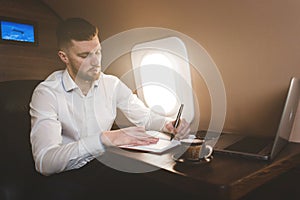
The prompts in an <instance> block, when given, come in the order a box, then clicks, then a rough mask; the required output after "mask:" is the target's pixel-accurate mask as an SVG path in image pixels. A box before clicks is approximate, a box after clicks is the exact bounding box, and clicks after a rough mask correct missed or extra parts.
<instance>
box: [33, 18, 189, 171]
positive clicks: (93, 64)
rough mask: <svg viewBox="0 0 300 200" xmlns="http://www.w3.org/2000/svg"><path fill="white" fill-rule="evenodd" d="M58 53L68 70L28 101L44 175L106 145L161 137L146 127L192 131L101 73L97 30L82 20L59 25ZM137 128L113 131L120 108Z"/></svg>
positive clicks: (39, 167)
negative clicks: (157, 112)
mask: <svg viewBox="0 0 300 200" xmlns="http://www.w3.org/2000/svg"><path fill="white" fill-rule="evenodd" d="M57 40H58V47H59V51H58V56H59V57H60V59H61V60H62V62H63V63H64V64H65V65H66V69H65V70H61V71H56V72H54V73H52V74H51V75H50V76H49V77H48V78H47V79H46V80H45V81H43V82H42V83H41V84H39V85H38V86H37V88H36V89H35V91H34V93H33V95H32V100H31V103H30V115H31V119H32V130H31V134H30V139H31V144H32V153H33V157H34V160H35V166H36V169H37V171H39V172H40V173H42V174H44V175H50V174H54V173H59V172H62V171H66V170H70V169H76V168H80V167H82V166H84V165H85V164H86V163H88V162H89V161H91V160H93V159H94V158H95V157H97V156H100V155H101V154H102V153H104V152H105V147H106V146H120V145H148V144H153V143H156V142H157V141H158V138H155V137H149V136H148V135H147V134H146V132H145V130H148V129H151V130H161V131H166V132H170V133H174V134H176V133H177V134H178V135H179V136H184V135H186V134H187V133H189V131H190V127H189V123H187V122H186V121H185V120H184V119H182V120H181V122H180V125H179V127H178V128H177V129H175V128H173V122H172V121H170V120H169V121H168V120H167V118H165V117H163V116H159V115H157V114H155V113H153V112H151V110H150V109H148V108H146V107H145V106H144V104H143V103H142V102H141V101H140V100H139V99H138V98H137V97H136V96H135V95H134V94H132V92H131V91H130V89H129V88H128V87H127V86H125V84H123V83H122V82H121V81H120V80H119V79H118V78H117V77H114V76H111V75H106V74H104V73H102V72H101V45H100V42H99V38H98V29H97V28H96V27H95V26H93V25H92V24H90V23H89V22H87V21H86V20H84V19H80V18H71V19H67V20H65V21H63V22H62V23H61V24H60V25H59V26H58V29H57ZM117 108H119V109H120V110H121V111H122V112H123V113H124V115H125V116H126V117H127V118H128V119H129V120H130V121H131V122H132V123H133V124H135V125H136V126H133V127H128V128H123V129H119V130H110V129H111V127H112V124H113V122H114V120H115V118H116V109H117Z"/></svg>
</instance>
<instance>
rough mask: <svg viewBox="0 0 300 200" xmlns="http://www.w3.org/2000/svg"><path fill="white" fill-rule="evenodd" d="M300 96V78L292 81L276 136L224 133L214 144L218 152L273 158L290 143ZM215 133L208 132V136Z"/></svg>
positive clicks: (262, 158)
mask: <svg viewBox="0 0 300 200" xmlns="http://www.w3.org/2000/svg"><path fill="white" fill-rule="evenodd" d="M299 96H300V79H298V78H295V77H293V78H292V79H291V81H290V86H289V89H288V93H287V97H286V100H285V104H284V108H283V112H282V115H281V119H280V122H279V124H278V129H277V132H276V134H275V135H274V137H272V138H262V137H257V136H250V135H244V136H242V135H238V134H232V133H231V134H230V133H222V134H221V135H220V137H219V140H218V141H217V143H216V145H215V146H214V151H215V152H217V153H227V154H232V155H238V156H244V157H249V158H255V159H261V160H273V159H274V158H275V157H276V156H277V155H278V153H279V152H280V151H281V150H282V149H283V148H284V147H285V146H286V145H287V144H288V141H289V137H290V134H291V132H292V127H293V123H294V118H295V115H296V111H297V107H298V102H299ZM209 135H211V136H212V135H214V134H213V133H209V132H208V133H206V138H209Z"/></svg>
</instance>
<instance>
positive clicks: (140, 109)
mask: <svg viewBox="0 0 300 200" xmlns="http://www.w3.org/2000/svg"><path fill="white" fill-rule="evenodd" d="M116 95H117V107H118V108H119V109H120V110H121V111H122V112H123V114H124V115H125V116H126V117H127V118H128V120H129V121H130V122H132V123H133V124H135V125H136V126H143V127H145V128H146V129H147V130H156V131H161V130H162V129H163V127H164V125H165V124H166V123H167V122H168V121H171V120H172V119H170V118H167V117H165V116H161V115H159V114H156V113H154V112H153V111H151V109H149V108H148V107H146V106H145V104H144V103H143V102H142V101H141V100H140V99H139V98H138V97H137V96H136V95H135V94H133V93H132V91H131V90H130V89H129V88H128V87H127V86H126V85H125V84H124V83H123V82H121V81H119V82H118V84H117V86H116Z"/></svg>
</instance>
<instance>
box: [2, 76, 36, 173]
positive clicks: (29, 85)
mask: <svg viewBox="0 0 300 200" xmlns="http://www.w3.org/2000/svg"><path fill="white" fill-rule="evenodd" d="M39 82H40V80H13V81H5V82H0V123H1V128H0V130H1V131H0V138H1V139H0V150H1V151H0V152H1V153H2V158H1V160H2V161H3V164H1V165H0V173H3V174H6V175H7V173H9V174H10V173H15V172H16V171H19V170H20V169H21V171H23V172H24V170H26V171H27V170H28V171H30V172H32V171H33V170H34V164H33V159H32V154H31V146H30V138H29V133H30V115H29V102H30V100H31V95H32V92H33V90H34V88H35V87H36V86H37V84H38V83H39ZM3 156H4V158H3ZM4 161H5V162H4ZM15 169H16V170H15ZM17 169H18V170H17ZM21 173H22V172H21Z"/></svg>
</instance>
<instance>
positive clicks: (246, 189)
mask: <svg viewBox="0 0 300 200" xmlns="http://www.w3.org/2000/svg"><path fill="white" fill-rule="evenodd" d="M178 148H180V147H178ZM178 148H175V149H173V150H171V151H169V152H166V153H165V154H161V155H159V154H151V153H146V152H137V151H128V150H123V149H118V148H111V149H109V151H108V152H110V153H109V154H110V156H111V155H114V156H116V160H117V159H120V158H121V157H122V158H123V159H124V158H128V159H130V160H134V161H141V162H142V163H144V164H145V166H147V167H149V169H151V170H149V172H148V173H145V176H147V177H148V178H151V179H154V180H156V181H159V182H162V183H164V184H167V185H170V186H171V187H173V188H174V190H176V191H183V192H188V193H190V194H191V195H193V196H195V197H204V196H205V197H207V198H213V199H240V198H242V197H243V196H245V195H247V194H248V193H250V192H251V191H253V190H255V189H256V188H259V187H260V186H262V185H264V184H266V183H268V182H270V181H272V180H274V179H275V178H276V177H278V176H280V175H281V174H283V173H285V172H288V171H289V170H291V169H292V168H295V167H297V166H299V165H300V144H296V143H290V144H289V145H288V146H287V147H286V148H285V149H284V150H283V151H282V152H281V153H280V155H279V156H278V157H277V158H276V159H275V160H274V161H272V162H270V161H258V160H253V159H247V158H241V157H235V156H229V155H222V154H214V158H213V160H212V161H211V162H210V163H205V164H182V163H177V162H176V161H174V159H173V158H172V156H173V155H174V153H176V152H177V151H178ZM108 157H109V155H108ZM133 165H134V164H133ZM151 167H153V168H151Z"/></svg>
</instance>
